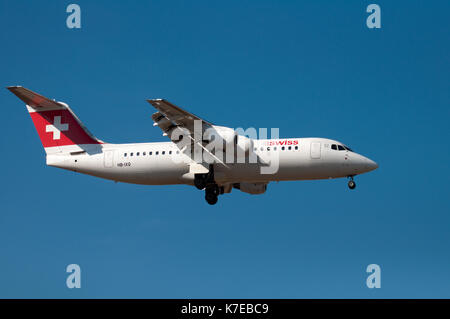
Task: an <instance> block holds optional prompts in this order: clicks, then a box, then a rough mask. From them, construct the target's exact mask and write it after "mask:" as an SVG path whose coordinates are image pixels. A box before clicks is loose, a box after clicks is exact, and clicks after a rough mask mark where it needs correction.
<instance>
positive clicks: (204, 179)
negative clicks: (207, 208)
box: [194, 165, 224, 205]
mask: <svg viewBox="0 0 450 319" xmlns="http://www.w3.org/2000/svg"><path fill="white" fill-rule="evenodd" d="M194 185H195V187H197V188H198V189H199V190H203V189H204V190H205V200H206V202H207V203H208V204H210V205H214V204H216V203H217V200H218V197H219V195H220V194H223V193H224V188H223V187H219V186H218V185H217V184H216V182H215V181H214V170H213V167H212V165H211V167H210V170H209V173H208V174H195V178H194Z"/></svg>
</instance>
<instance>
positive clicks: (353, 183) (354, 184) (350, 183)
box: [348, 176, 356, 189]
mask: <svg viewBox="0 0 450 319" xmlns="http://www.w3.org/2000/svg"><path fill="white" fill-rule="evenodd" d="M349 177H350V180H349V181H348V188H350V189H355V187H356V183H355V181H354V180H353V176H349Z"/></svg>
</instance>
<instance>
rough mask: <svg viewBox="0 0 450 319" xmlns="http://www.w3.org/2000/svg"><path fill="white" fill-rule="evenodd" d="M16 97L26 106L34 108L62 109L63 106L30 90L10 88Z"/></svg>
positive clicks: (18, 87) (16, 87)
mask: <svg viewBox="0 0 450 319" xmlns="http://www.w3.org/2000/svg"><path fill="white" fill-rule="evenodd" d="M7 89H8V90H10V91H11V92H12V93H13V94H14V95H16V96H17V97H18V98H19V99H21V100H22V101H24V102H25V104H26V105H28V106H31V107H34V108H61V107H63V105H61V104H60V103H58V102H56V101H53V100H50V99H48V98H46V97H45V96H42V95H40V94H38V93H36V92H33V91H31V90H28V89H26V88H24V87H22V86H9V87H7Z"/></svg>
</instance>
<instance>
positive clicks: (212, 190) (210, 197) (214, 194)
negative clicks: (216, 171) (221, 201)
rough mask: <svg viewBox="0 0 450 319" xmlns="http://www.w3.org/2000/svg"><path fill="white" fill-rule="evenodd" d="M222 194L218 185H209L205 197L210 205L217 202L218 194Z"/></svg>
mask: <svg viewBox="0 0 450 319" xmlns="http://www.w3.org/2000/svg"><path fill="white" fill-rule="evenodd" d="M219 194H220V190H219V187H218V186H217V185H215V184H214V185H208V186H207V187H206V189H205V199H206V201H207V202H208V204H209V205H214V204H215V203H217V199H218V196H219Z"/></svg>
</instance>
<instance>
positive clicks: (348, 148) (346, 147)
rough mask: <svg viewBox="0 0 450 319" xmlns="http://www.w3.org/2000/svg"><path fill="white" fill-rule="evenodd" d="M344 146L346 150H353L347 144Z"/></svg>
mask: <svg viewBox="0 0 450 319" xmlns="http://www.w3.org/2000/svg"><path fill="white" fill-rule="evenodd" d="M344 147H345V149H346V150H347V151H350V152H353V150H352V149H351V148H350V147H348V146H344Z"/></svg>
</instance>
